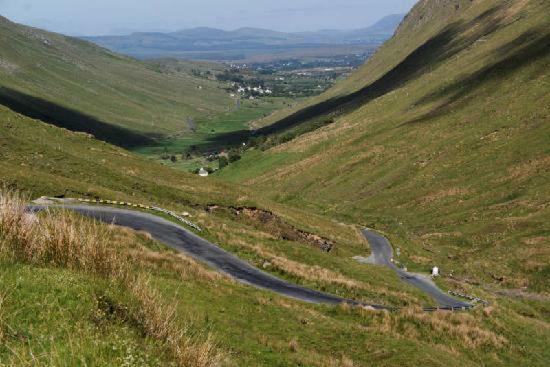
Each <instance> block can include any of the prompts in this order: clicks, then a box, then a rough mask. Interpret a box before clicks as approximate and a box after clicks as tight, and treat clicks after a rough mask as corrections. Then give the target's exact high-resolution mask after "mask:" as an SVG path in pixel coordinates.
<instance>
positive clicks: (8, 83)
mask: <svg viewBox="0 0 550 367" xmlns="http://www.w3.org/2000/svg"><path fill="white" fill-rule="evenodd" d="M193 67H199V66H193V65H192V64H190V65H189V67H188V68H180V69H181V70H180V71H179V72H177V73H166V72H163V71H162V70H161V69H159V68H158V67H155V66H154V65H148V64H144V63H141V62H139V61H136V60H133V59H130V58H127V57H124V56H120V55H117V54H115V53H112V52H110V51H108V50H105V49H102V48H100V47H97V46H95V45H93V44H91V43H88V42H85V41H81V40H78V39H75V38H71V37H65V36H62V35H59V34H54V33H49V32H45V31H42V30H39V29H35V28H30V27H26V26H22V25H18V24H15V23H12V22H10V21H8V20H7V19H5V18H2V17H0V103H1V104H4V105H7V106H10V107H11V108H12V109H15V110H17V111H18V112H20V113H23V114H25V115H27V116H31V117H34V118H40V119H42V120H46V121H49V122H52V123H55V124H56V125H58V126H62V127H66V128H69V129H71V130H78V131H86V132H88V133H92V134H94V135H95V136H97V137H98V138H100V139H102V140H106V141H110V142H114V143H116V144H119V145H126V146H129V145H135V144H142V143H147V142H149V141H150V139H151V138H152V137H158V136H166V135H170V134H172V133H175V132H182V131H186V130H187V129H188V126H187V123H186V121H187V119H188V118H189V117H192V118H197V117H203V116H208V115H210V114H217V113H220V112H225V111H227V109H228V108H229V107H230V106H232V105H233V102H232V101H231V99H230V98H229V96H228V94H227V93H226V92H225V91H224V90H222V89H221V85H220V84H219V83H217V82H215V81H210V80H207V79H203V78H197V77H195V76H193V75H192V73H191V69H192V68H193Z"/></svg>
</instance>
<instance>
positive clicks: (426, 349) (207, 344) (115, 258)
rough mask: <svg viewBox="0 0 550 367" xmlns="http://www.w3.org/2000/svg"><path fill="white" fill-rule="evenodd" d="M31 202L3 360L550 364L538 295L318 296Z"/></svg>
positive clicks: (1, 307)
mask: <svg viewBox="0 0 550 367" xmlns="http://www.w3.org/2000/svg"><path fill="white" fill-rule="evenodd" d="M22 204H23V203H22V202H18V201H15V202H14V201H13V199H10V198H9V194H8V196H6V193H5V192H3V193H1V194H0V264H2V269H3V270H5V271H2V272H0V284H2V293H1V294H0V342H1V343H0V364H7V365H12V366H19V365H21V366H23V365H28V364H49V365H52V364H53V365H72V364H94V365H99V366H103V365H105V366H107V365H135V364H138V365H141V366H160V365H162V366H167V365H168V366H170V365H177V366H196V367H199V366H217V365H224V366H241V365H257V366H274V365H277V366H295V365H308V366H320V367H321V366H323V367H324V366H342V367H344V366H345V367H348V366H370V365H372V366H375V365H381V364H383V365H396V364H398V365H403V366H418V365H425V364H430V365H433V366H449V365H450V366H476V365H480V364H486V365H515V364H518V363H527V364H529V365H533V366H538V365H540V366H542V365H544V364H543V361H545V357H546V356H545V348H544V347H545V340H546V339H547V337H548V330H547V329H544V328H540V322H535V321H534V320H531V318H534V317H540V315H541V313H542V314H543V313H544V312H545V309H544V307H543V306H542V305H541V304H540V303H539V302H535V301H533V302H531V303H530V304H529V305H525V304H522V303H519V302H510V301H507V303H506V304H503V303H502V302H499V306H496V305H494V306H492V307H487V308H485V309H484V310H481V309H477V310H475V311H474V312H472V313H434V314H426V313H423V312H421V311H419V310H418V309H415V308H408V309H405V310H403V311H402V312H399V313H395V314H388V313H386V312H372V311H368V310H362V309H351V308H349V307H345V306H342V307H328V306H314V305H309V304H305V303H303V302H297V301H292V300H288V299H284V298H281V297H278V296H276V295H274V294H272V293H269V292H264V291H261V290H257V289H254V288H251V287H248V286H245V285H240V284H236V283H234V282H232V281H230V280H228V279H226V278H225V277H223V276H221V275H219V274H217V273H214V272H212V271H210V270H207V269H205V268H204V267H203V266H202V265H200V264H197V263H196V262H194V261H193V260H190V259H188V258H186V257H185V256H182V255H177V254H175V253H174V252H173V251H170V250H167V249H166V248H164V247H163V246H160V245H159V244H157V243H155V242H154V241H152V240H151V239H150V238H148V237H147V236H146V235H144V234H136V233H134V232H132V231H129V230H125V229H121V228H115V227H108V226H105V225H99V224H96V223H93V222H89V221H88V220H84V219H82V218H79V217H78V216H75V215H71V214H68V213H62V212H59V213H57V212H52V213H43V214H41V215H40V216H39V218H38V220H36V219H34V218H33V217H29V216H27V215H25V214H24V213H23V211H22V210H21V208H22V206H21V205H22ZM264 236H265V234H264ZM31 248H32V251H27V250H29V249H31ZM145 274H146V279H147V280H144V275H145ZM489 297H491V296H489ZM490 299H491V301H493V302H494V301H496V300H495V299H493V298H492V297H491V298H490ZM525 315H529V316H528V317H526V316H525ZM250 320H254V322H250ZM516 343H517V344H519V345H520V346H518V345H516ZM217 361H221V363H217Z"/></svg>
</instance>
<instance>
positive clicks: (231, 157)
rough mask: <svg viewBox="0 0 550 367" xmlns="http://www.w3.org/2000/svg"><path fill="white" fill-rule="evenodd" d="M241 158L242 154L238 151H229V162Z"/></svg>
mask: <svg viewBox="0 0 550 367" xmlns="http://www.w3.org/2000/svg"><path fill="white" fill-rule="evenodd" d="M240 159H241V155H240V154H239V153H238V152H235V151H232V152H231V153H229V163H233V162H237V161H238V160H240Z"/></svg>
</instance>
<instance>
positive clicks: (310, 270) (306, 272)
mask: <svg viewBox="0 0 550 367" xmlns="http://www.w3.org/2000/svg"><path fill="white" fill-rule="evenodd" d="M234 243H236V244H238V245H239V246H242V247H244V248H248V249H251V250H253V251H254V252H255V253H257V254H258V255H260V256H261V257H262V258H263V259H265V260H266V261H268V262H269V263H270V264H271V265H272V266H273V268H275V269H277V270H278V271H280V272H283V273H286V274H289V275H292V276H295V277H298V278H302V279H305V280H308V281H311V282H315V283H318V284H331V285H334V286H338V287H342V288H344V289H347V290H349V291H367V292H372V293H378V294H381V295H384V296H390V297H395V298H396V299H401V300H405V301H407V302H410V303H414V302H415V299H414V298H413V297H411V296H410V295H408V294H407V293H405V292H396V291H392V290H389V289H385V288H376V287H374V286H372V285H371V284H368V283H365V282H361V281H358V280H355V279H351V278H348V277H346V276H345V275H343V274H341V273H339V272H337V271H333V270H330V269H327V268H324V267H321V266H318V265H307V264H304V263H301V262H297V261H293V260H290V259H287V258H285V257H282V256H278V255H276V254H274V253H272V252H270V251H268V250H266V249H265V248H264V247H262V246H260V245H252V244H249V243H247V242H246V241H243V240H241V239H235V240H234Z"/></svg>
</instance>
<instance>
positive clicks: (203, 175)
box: [199, 167, 208, 177]
mask: <svg viewBox="0 0 550 367" xmlns="http://www.w3.org/2000/svg"><path fill="white" fill-rule="evenodd" d="M199 176H201V177H208V171H207V170H205V169H204V167H201V169H200V170H199Z"/></svg>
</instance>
